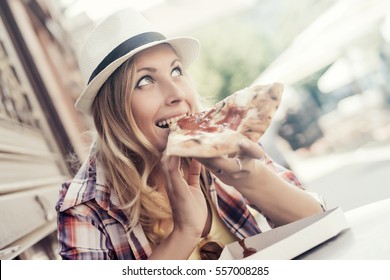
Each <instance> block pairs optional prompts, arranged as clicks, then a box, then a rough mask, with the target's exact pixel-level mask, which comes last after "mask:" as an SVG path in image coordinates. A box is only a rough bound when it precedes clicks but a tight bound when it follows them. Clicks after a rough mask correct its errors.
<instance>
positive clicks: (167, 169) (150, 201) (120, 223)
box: [56, 9, 323, 259]
mask: <svg viewBox="0 0 390 280" xmlns="http://www.w3.org/2000/svg"><path fill="white" fill-rule="evenodd" d="M198 52H199V44H198V42H197V41H196V40H195V39H192V38H189V37H180V38H171V39H166V38H165V37H164V36H163V35H161V34H160V33H158V32H156V31H155V29H154V28H153V26H152V25H151V24H150V23H149V22H148V21H147V20H146V19H145V18H143V17H142V16H141V15H140V14H139V13H137V12H135V11H133V10H130V9H126V10H122V11H120V12H117V13H115V14H113V15H111V16H110V17H108V18H107V19H106V20H104V21H103V22H102V23H101V24H100V25H99V26H98V27H97V28H96V29H95V30H94V31H93V32H92V34H91V35H90V37H89V38H88V40H87V42H86V44H85V45H84V47H83V51H82V52H81V56H80V66H81V70H82V72H83V73H84V75H85V76H86V80H88V84H87V86H86V88H85V90H84V91H83V93H82V94H81V96H80V97H79V99H78V100H77V102H76V107H77V108H78V109H79V110H80V111H82V112H84V113H86V114H87V115H90V116H92V118H93V121H94V125H95V127H96V130H97V134H98V136H97V139H96V141H95V142H94V144H93V146H92V148H91V152H90V156H89V158H88V160H87V161H86V162H85V163H84V164H83V166H82V167H81V168H80V170H79V172H78V174H77V175H76V176H75V178H74V179H73V180H72V181H70V182H67V183H65V184H64V185H63V186H62V189H61V196H60V199H59V202H58V203H57V207H56V209H57V211H58V229H59V231H58V232H59V242H60V254H61V256H62V257H63V258H64V259H189V258H190V259H215V258H218V256H219V253H220V251H221V248H222V247H223V245H225V244H227V243H230V242H233V241H236V240H240V239H242V238H245V237H247V236H251V235H254V234H258V233H260V232H261V229H260V228H259V226H258V223H257V222H256V220H255V218H254V216H253V215H252V213H253V212H254V211H250V210H249V209H250V208H249V207H248V205H249V204H250V205H252V206H253V207H254V208H256V209H257V210H258V211H259V212H261V213H262V214H258V215H259V217H260V216H262V215H263V216H264V217H266V218H267V219H268V222H269V224H271V226H278V225H283V224H286V223H289V222H292V221H296V220H298V219H301V218H304V217H307V216H310V215H314V214H317V213H319V212H321V211H323V208H322V206H321V204H320V203H319V202H318V201H317V200H316V199H314V198H313V196H311V195H310V194H309V193H307V192H305V191H304V190H303V188H302V187H301V186H300V184H299V182H298V181H297V180H296V178H295V176H294V175H293V174H292V173H291V172H290V171H288V170H284V169H282V168H280V167H279V166H277V165H275V164H274V163H273V162H272V161H271V160H270V159H269V158H268V157H267V156H266V154H264V152H263V150H262V148H261V146H260V145H258V144H256V143H253V142H251V141H249V140H248V141H243V142H242V143H241V145H240V148H241V149H240V152H239V153H238V154H237V155H236V156H235V158H211V159H200V158H199V159H184V158H178V157H170V156H166V155H165V154H164V150H165V147H166V143H167V137H168V133H169V130H168V129H166V128H164V127H163V125H162V124H163V123H164V122H169V121H170V120H172V119H175V118H178V117H180V116H183V115H186V114H190V113H193V112H196V111H199V109H200V105H199V97H198V94H197V93H196V91H195V89H194V87H193V85H192V83H191V79H190V77H189V76H188V74H187V72H186V69H187V67H188V66H189V65H190V64H191V63H192V62H193V60H194V59H195V58H196V57H197V55H198ZM217 170H218V172H216V171H217Z"/></svg>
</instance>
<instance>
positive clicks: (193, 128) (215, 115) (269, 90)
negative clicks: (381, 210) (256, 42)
mask: <svg viewBox="0 0 390 280" xmlns="http://www.w3.org/2000/svg"><path fill="white" fill-rule="evenodd" d="M282 92H283V85H282V84H279V83H274V84H270V85H255V86H252V87H248V88H244V89H242V90H239V91H237V92H235V93H233V94H232V95H230V96H228V97H226V98H225V99H223V100H222V101H220V102H218V103H217V104H216V105H215V106H214V107H213V108H212V109H210V110H208V111H204V112H200V113H196V114H192V115H190V116H186V117H184V118H181V119H179V120H178V121H177V122H175V123H173V124H171V125H170V133H169V136H168V143H167V148H166V153H167V154H168V155H175V156H182V157H219V156H224V155H229V154H233V153H235V152H237V151H238V150H239V142H240V140H241V139H243V138H245V137H247V138H249V139H251V140H252V141H258V140H259V138H260V137H261V136H262V135H263V134H264V132H265V131H266V129H267V128H268V127H269V125H270V123H271V120H272V117H273V115H274V113H275V111H276V110H277V108H278V106H279V104H280V101H281V97H282Z"/></svg>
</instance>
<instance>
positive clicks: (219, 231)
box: [188, 203, 238, 260]
mask: <svg viewBox="0 0 390 280" xmlns="http://www.w3.org/2000/svg"><path fill="white" fill-rule="evenodd" d="M210 208H211V211H212V222H211V228H210V233H209V235H208V239H210V240H211V241H217V242H219V243H221V244H222V245H223V246H224V245H226V244H229V243H232V242H234V241H237V240H238V238H237V237H236V236H235V235H234V234H233V233H231V232H230V231H229V230H228V229H227V227H226V225H225V224H224V223H223V221H222V220H221V217H220V216H219V215H218V213H217V210H216V209H215V205H214V204H212V203H210ZM201 243H202V242H199V244H201ZM188 259H189V260H200V254H199V247H196V248H195V250H194V251H193V252H192V253H191V255H190V257H189V258H188Z"/></svg>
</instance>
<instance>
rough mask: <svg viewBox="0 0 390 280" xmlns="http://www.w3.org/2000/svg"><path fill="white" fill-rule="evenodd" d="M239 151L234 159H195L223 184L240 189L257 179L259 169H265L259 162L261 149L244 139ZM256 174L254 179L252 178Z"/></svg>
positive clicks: (261, 155)
mask: <svg viewBox="0 0 390 280" xmlns="http://www.w3.org/2000/svg"><path fill="white" fill-rule="evenodd" d="M239 146H240V150H239V151H238V153H237V154H236V155H235V156H234V157H217V158H196V160H197V161H199V162H201V163H202V164H203V165H204V166H206V167H207V168H208V169H209V170H210V171H211V172H213V173H214V174H215V175H216V176H217V177H218V178H219V179H220V180H221V181H222V182H224V183H225V184H228V185H231V186H234V187H236V188H240V187H243V186H248V185H251V184H252V181H253V179H255V178H256V180H257V179H258V174H259V171H261V169H263V168H266V167H265V166H264V165H263V163H261V162H260V161H259V159H261V158H262V157H263V155H264V151H263V149H262V147H261V146H260V145H259V144H257V143H255V142H253V141H251V140H249V139H244V140H242V141H241V142H240V143H239ZM254 174H256V177H255V176H253V175H254Z"/></svg>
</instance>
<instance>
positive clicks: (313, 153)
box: [0, 0, 390, 259]
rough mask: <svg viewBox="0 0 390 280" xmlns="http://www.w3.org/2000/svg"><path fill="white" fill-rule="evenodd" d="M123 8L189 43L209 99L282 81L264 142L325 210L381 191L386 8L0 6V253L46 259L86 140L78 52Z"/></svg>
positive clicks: (349, 1) (351, 0)
mask: <svg viewBox="0 0 390 280" xmlns="http://www.w3.org/2000/svg"><path fill="white" fill-rule="evenodd" d="M127 6H132V7H134V8H136V9H139V10H141V11H142V12H143V13H144V14H145V15H146V16H147V17H149V18H150V19H151V20H152V21H154V22H155V23H156V24H157V25H158V26H160V27H161V29H162V30H163V31H165V33H167V34H168V35H179V34H181V35H183V34H184V35H191V36H194V37H197V38H199V40H200V41H201V44H202V53H201V56H200V59H199V60H198V61H197V62H196V63H195V64H194V65H193V67H192V69H191V72H192V74H193V76H194V77H195V80H196V82H197V86H198V88H199V91H200V92H201V94H202V95H204V96H206V97H207V98H209V99H211V101H212V102H213V101H216V100H219V99H221V98H223V97H225V96H227V95H229V94H231V93H232V92H234V91H236V90H238V89H241V88H243V87H245V86H248V85H250V84H253V83H271V82H275V81H278V82H281V83H283V84H284V85H285V91H284V96H283V100H282V104H281V107H280V109H279V110H278V112H277V114H276V116H275V118H274V122H273V124H272V125H271V127H270V128H269V129H268V131H267V133H266V134H265V135H264V137H263V138H262V142H263V144H264V146H265V148H266V150H267V151H268V153H269V154H270V155H271V156H272V157H273V158H274V159H275V160H276V161H278V162H280V163H281V164H283V165H285V166H287V167H289V168H291V169H292V170H293V171H294V172H296V173H297V175H298V177H300V178H301V180H302V181H303V182H304V183H305V184H306V185H307V186H308V188H309V189H310V190H313V191H316V192H318V193H320V194H321V195H323V196H324V197H325V199H326V200H327V201H328V206H329V207H332V206H337V205H339V206H342V208H343V209H344V210H349V209H352V208H355V207H358V206H360V205H364V204H366V203H370V202H373V201H377V200H380V199H383V198H386V197H390V186H389V183H388V182H389V179H390V175H389V167H390V145H389V144H390V110H389V109H390V0H340V1H336V0H301V1H282V0H274V1H266V0H231V1H224V0H213V1H209V0H207V1H206V0H197V1H193V0H182V1H178V0H148V1H146V0H144V1H141V0H139V1H138V0H137V1H136V0H133V1H117V0H111V1H97V0H95V1H93V0H56V1H54V0H24V1H22V0H2V1H0V170H1V173H0V178H1V179H2V180H1V181H0V227H1V228H0V259H13V258H16V259H42V258H43V259H44V258H49V259H56V258H58V255H57V253H56V252H57V243H56V213H55V210H54V204H55V202H56V200H57V196H58V190H59V186H60V184H61V183H62V182H63V181H64V180H66V179H68V178H71V177H72V175H73V174H74V172H75V162H77V160H78V161H82V160H83V159H84V158H85V156H86V153H87V150H88V144H89V143H90V141H91V138H90V137H89V135H88V133H86V131H87V130H88V129H89V128H90V127H91V123H90V120H89V119H86V118H85V117H83V116H82V115H81V114H80V113H79V112H78V111H76V110H75V108H74V101H75V100H76V98H77V97H78V95H79V94H80V92H81V91H82V88H83V86H84V81H82V79H81V76H80V73H79V69H78V65H77V59H76V57H77V52H78V49H79V47H80V45H81V44H82V42H83V40H84V39H85V36H86V34H87V33H88V32H89V31H90V30H92V28H93V27H94V26H95V25H96V24H97V22H99V21H100V20H101V19H102V18H103V17H104V16H106V15H107V14H108V13H111V12H113V11H115V10H117V9H120V8H123V7H127Z"/></svg>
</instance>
